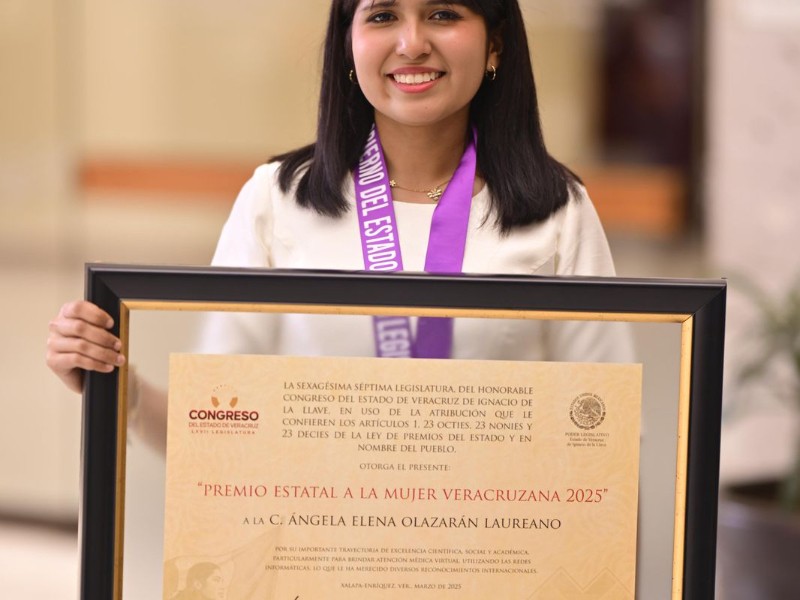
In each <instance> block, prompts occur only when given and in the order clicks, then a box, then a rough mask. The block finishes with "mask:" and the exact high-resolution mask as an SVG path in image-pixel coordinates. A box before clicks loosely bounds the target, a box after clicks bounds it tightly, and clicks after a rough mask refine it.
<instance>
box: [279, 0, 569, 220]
mask: <svg viewBox="0 0 800 600" xmlns="http://www.w3.org/2000/svg"><path fill="white" fill-rule="evenodd" d="M454 4H461V5H464V6H466V7H467V8H469V9H471V10H472V11H474V12H475V13H477V14H479V15H481V16H482V17H483V19H484V21H485V22H486V28H487V33H488V35H489V36H490V37H491V38H492V39H496V40H498V43H499V47H500V48H501V50H502V53H501V61H500V68H499V69H498V72H497V77H496V79H495V80H494V81H490V80H489V79H485V80H484V82H483V83H482V84H481V87H480V89H479V90H478V93H477V94H476V95H475V97H474V98H473V100H472V104H471V106H470V120H471V122H472V125H473V126H474V127H475V128H476V130H477V137H478V144H477V155H478V164H477V168H478V172H479V173H480V174H481V175H482V176H483V178H484V179H485V181H486V185H487V186H488V187H489V190H490V192H491V198H492V209H493V211H494V214H495V216H496V222H497V224H498V225H499V227H500V229H501V230H502V231H503V232H508V231H510V230H512V229H513V228H515V227H520V226H524V225H529V224H531V223H536V222H539V221H543V220H545V219H547V218H548V217H549V216H550V215H552V214H553V213H554V212H555V211H556V210H558V209H559V208H561V207H562V206H564V204H566V202H567V199H568V197H569V191H570V189H573V188H574V187H575V186H576V184H577V182H578V181H579V180H578V178H577V177H576V176H575V175H574V174H573V173H572V172H570V171H569V170H568V169H567V168H566V167H564V166H563V165H561V164H560V163H559V162H557V161H556V160H555V159H554V158H552V157H551V156H550V155H549V154H548V153H547V150H546V148H545V146H544V138H543V136H542V127H541V123H540V121H539V104H538V101H537V98H536V84H535V83H534V80H533V67H532V66H531V60H530V53H529V50H528V38H527V35H526V33H525V24H524V22H523V19H522V13H521V11H520V8H519V4H518V3H517V0H460V1H455V2H454ZM357 5H358V0H333V2H332V3H331V12H330V18H329V20H328V30H327V34H326V37H325V47H324V57H323V70H322V87H321V91H320V103H319V116H318V121H317V141H316V143H314V144H311V145H309V146H305V147H303V148H299V149H298V150H294V151H292V152H289V153H287V154H283V155H280V156H276V157H273V159H271V160H278V161H281V166H280V169H279V172H278V182H279V185H280V187H281V189H282V190H283V191H284V192H287V191H288V190H289V189H290V188H291V187H292V185H294V183H295V180H296V179H297V176H298V174H299V175H300V177H299V180H298V181H297V189H296V190H295V196H296V198H297V202H298V203H299V204H300V205H301V206H304V207H309V208H313V209H315V210H316V211H317V212H319V213H321V214H324V215H329V216H334V217H335V216H340V215H341V214H343V213H344V212H345V211H347V209H348V202H347V200H346V199H345V197H344V194H343V193H342V183H343V182H344V180H345V178H346V177H347V175H348V173H349V172H350V171H351V170H352V169H353V168H354V167H355V166H356V165H357V164H358V159H359V156H360V154H361V151H362V149H363V147H364V144H365V143H366V140H367V136H368V135H369V131H370V129H371V127H372V123H373V118H374V112H373V109H372V106H371V105H370V104H369V102H368V101H367V99H366V97H365V96H364V94H363V93H362V92H361V89H360V88H359V87H358V86H357V85H354V84H353V83H352V82H351V81H350V80H349V78H348V73H349V71H350V69H351V68H353V67H352V65H353V58H352V51H351V39H350V29H351V25H352V23H353V16H354V13H355V10H356V6H357ZM305 167H307V169H306V168H305Z"/></svg>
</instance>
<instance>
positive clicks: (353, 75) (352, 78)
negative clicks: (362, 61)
mask: <svg viewBox="0 0 800 600" xmlns="http://www.w3.org/2000/svg"><path fill="white" fill-rule="evenodd" d="M347 78H348V79H349V80H350V83H352V84H355V85H358V80H357V79H356V72H355V70H353V69H350V72H349V73H348V74H347Z"/></svg>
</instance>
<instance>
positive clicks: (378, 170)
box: [47, 0, 631, 391]
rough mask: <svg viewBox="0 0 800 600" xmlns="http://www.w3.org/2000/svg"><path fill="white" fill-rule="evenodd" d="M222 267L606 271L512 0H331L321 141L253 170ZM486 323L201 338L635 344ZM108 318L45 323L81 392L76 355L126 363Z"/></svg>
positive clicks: (234, 346) (214, 325) (464, 347)
mask: <svg viewBox="0 0 800 600" xmlns="http://www.w3.org/2000/svg"><path fill="white" fill-rule="evenodd" d="M212 264H214V265H220V266H236V267H276V268H296V269H344V270H353V269H366V270H373V271H391V270H412V271H428V272H462V271H463V272H472V273H511V274H526V275H527V274H543V275H613V273H614V268H613V264H612V260H611V256H610V253H609V249H608V244H607V242H606V238H605V235H604V233H603V229H602V227H601V225H600V222H599V220H598V218H597V215H596V212H595V210H594V208H593V207H592V204H591V201H590V200H589V199H588V197H587V196H586V193H585V190H584V189H583V187H582V186H581V184H580V182H579V180H578V179H577V178H576V177H575V176H574V175H573V174H572V173H571V172H570V171H569V170H568V169H566V168H565V167H564V166H563V165H561V164H559V163H558V162H557V161H556V160H554V159H553V158H552V157H551V156H550V155H549V154H548V152H547V150H546V148H545V145H544V141H543V137H542V131H541V126H540V123H539V111H538V104H537V98H536V89H535V85H534V78H533V71H532V68H531V63H530V57H529V50H528V43H527V39H526V34H525V27H524V23H523V20H522V15H521V12H520V8H519V6H518V4H517V1H516V0H462V1H453V2H444V1H441V0H383V1H378V0H333V1H332V3H331V11H330V18H329V22H328V27H327V34H326V39H325V46H324V65H323V73H322V85H321V97H320V104H319V118H318V128H317V139H316V141H315V142H314V143H313V144H310V145H308V146H306V147H303V148H300V149H298V150H294V151H292V152H289V153H287V154H284V155H282V156H278V157H275V158H274V159H273V160H271V161H270V162H269V163H268V164H266V165H263V166H261V167H259V168H258V169H256V172H255V174H254V175H253V177H252V179H251V180H250V181H249V182H247V184H246V185H245V186H244V188H243V189H242V191H241V193H240V195H239V197H238V198H237V200H236V202H235V204H234V206H233V209H232V211H231V214H230V217H229V219H228V221H227V223H226V225H225V227H224V228H223V231H222V234H221V236H220V240H219V243H218V246H217V250H216V253H215V256H214V259H213V263H212ZM265 321H266V322H265ZM367 321H370V322H369V323H368V322H367ZM489 321H491V320H473V319H461V320H458V322H457V323H455V325H454V324H453V322H452V321H450V320H447V319H428V320H425V319H421V320H420V322H419V323H418V324H417V323H412V322H411V321H410V320H408V319H394V320H392V322H391V323H387V322H381V321H380V320H379V319H376V320H375V321H374V322H372V321H371V320H368V319H365V318H359V317H321V316H310V315H285V316H283V317H267V318H265V317H256V316H253V315H238V314H236V315H217V316H214V317H212V318H210V319H209V320H208V323H207V326H206V327H205V330H204V333H203V338H202V340H201V343H200V347H199V351H204V352H207V351H214V352H230V353H246V352H258V351H265V352H272V353H278V354H281V353H283V354H301V355H302V354H312V355H313V354H323V355H326V354H327V355H361V356H364V355H366V356H370V355H372V356H375V355H378V356H420V357H421V356H428V357H440V358H444V357H450V356H452V357H457V358H498V359H518V360H546V359H552V358H555V357H557V358H559V359H563V360H571V359H574V360H592V361H601V360H626V359H627V358H629V357H630V354H631V352H630V345H629V341H628V339H627V337H626V336H625V335H624V334H622V333H620V331H619V330H618V329H613V328H614V327H615V326H613V325H603V326H601V325H597V324H594V325H593V324H583V325H581V324H578V323H563V324H560V325H554V324H543V323H538V322H532V321H531V322H526V323H524V324H522V323H505V324H503V323H499V324H498V323H495V322H492V323H489ZM370 323H371V324H370ZM110 326H111V322H110V318H109V316H108V315H107V314H105V313H104V312H102V311H101V310H100V309H98V308H97V307H96V306H93V305H91V304H89V303H87V302H84V301H78V302H74V303H70V304H67V305H65V306H64V307H62V309H61V311H60V313H59V315H58V316H57V317H56V318H55V319H54V320H53V321H52V322H51V324H50V337H49V340H48V352H47V362H48V365H49V366H50V368H51V369H52V370H53V371H54V372H55V373H56V374H57V375H58V376H59V377H61V378H62V379H63V380H64V382H65V383H66V384H67V385H68V386H69V387H70V388H71V389H73V390H76V391H77V390H80V388H81V382H82V374H83V370H84V369H95V370H98V371H104V372H108V371H111V370H112V369H113V368H115V367H116V366H118V365H120V364H123V362H124V360H125V358H124V357H123V356H121V354H120V353H119V348H120V344H119V340H118V339H117V338H115V337H114V336H113V335H112V334H111V333H110V332H108V331H107V329H108V328H109V327H110ZM373 328H374V331H375V332H376V335H374V336H373V335H372V331H371V330H372V329H373ZM387 331H388V332H389V334H388V335H385V336H384V337H383V338H381V337H380V335H378V333H381V335H383V334H385V333H386V332H387ZM376 339H377V343H376ZM382 340H383V341H382ZM384 342H386V343H384ZM389 342H391V343H389Z"/></svg>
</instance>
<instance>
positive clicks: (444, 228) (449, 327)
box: [354, 126, 476, 358]
mask: <svg viewBox="0 0 800 600" xmlns="http://www.w3.org/2000/svg"><path fill="white" fill-rule="evenodd" d="M475 164H476V157H475V143H474V140H473V141H470V143H469V144H468V145H467V148H466V150H465V151H464V156H463V157H462V158H461V162H460V163H459V165H458V168H457V169H456V172H455V173H454V174H453V177H452V179H451V180H450V183H449V185H448V186H447V189H446V190H445V192H444V194H443V195H442V197H441V199H440V200H439V203H438V204H437V206H436V208H435V209H434V212H433V219H432V220H431V232H430V239H429V240H428V251H427V254H426V256H425V270H426V271H427V272H429V273H460V272H461V268H462V266H463V262H464V248H465V246H466V241H467V228H468V226H469V211H470V207H471V205H472V188H473V186H474V182H475ZM354 179H355V189H356V209H357V211H358V223H359V231H360V235H361V250H362V254H363V257H364V268H365V269H366V270H367V271H402V270H403V258H402V255H401V252H400V240H399V237H398V232H397V220H396V217H395V214H394V206H393V205H392V192H391V188H390V187H389V174H388V171H387V169H386V161H385V159H384V156H383V149H382V148H381V144H380V139H379V137H378V131H377V129H376V128H375V127H374V126H373V128H372V131H371V132H370V134H369V138H367V144H366V146H365V147H364V152H363V153H362V155H361V159H360V160H359V165H358V168H357V169H356V171H355V174H354ZM373 331H374V334H375V348H376V352H377V355H378V356H381V357H409V356H417V357H420V358H449V357H450V355H451V352H452V345H453V320H452V319H444V318H432V317H423V318H421V319H420V320H419V323H418V327H417V340H416V342H415V341H414V340H413V336H412V334H411V323H410V321H409V319H408V318H407V317H375V318H374V319H373Z"/></svg>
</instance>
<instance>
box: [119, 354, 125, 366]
mask: <svg viewBox="0 0 800 600" xmlns="http://www.w3.org/2000/svg"><path fill="white" fill-rule="evenodd" d="M117 364H118V365H123V364H125V357H124V356H123V355H122V354H118V355H117Z"/></svg>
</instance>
